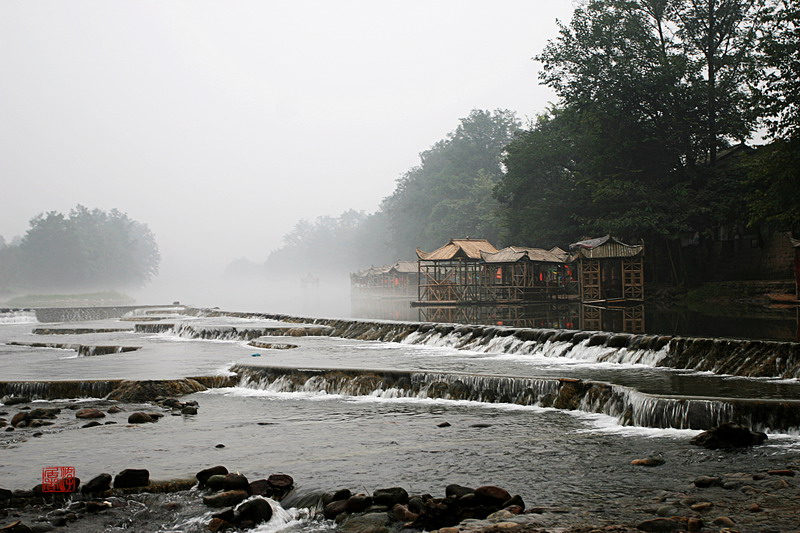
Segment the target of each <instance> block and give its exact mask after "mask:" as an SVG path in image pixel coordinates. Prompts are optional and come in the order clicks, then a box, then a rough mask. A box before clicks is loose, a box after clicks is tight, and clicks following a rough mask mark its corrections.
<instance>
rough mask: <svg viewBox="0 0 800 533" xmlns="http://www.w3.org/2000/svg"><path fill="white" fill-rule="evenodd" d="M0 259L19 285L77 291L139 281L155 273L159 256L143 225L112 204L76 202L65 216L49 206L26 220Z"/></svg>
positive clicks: (142, 282)
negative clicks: (101, 206) (98, 206)
mask: <svg viewBox="0 0 800 533" xmlns="http://www.w3.org/2000/svg"><path fill="white" fill-rule="evenodd" d="M5 252H11V253H8V254H5V253H4V257H3V262H4V263H6V264H7V265H10V266H9V267H7V269H8V270H7V272H8V271H10V272H11V273H10V275H8V274H7V275H8V276H9V277H10V278H11V279H13V282H14V283H15V284H16V285H18V286H20V287H24V288H32V289H46V290H50V289H66V290H76V289H79V290H83V289H93V288H119V287H130V286H140V285H142V284H144V283H146V282H147V281H149V280H150V279H152V277H153V276H155V275H156V274H157V273H158V263H159V260H160V256H159V253H158V246H157V244H156V242H155V238H154V236H153V234H152V233H151V232H150V229H149V228H148V227H147V226H146V225H145V224H141V223H139V222H136V221H134V220H131V219H130V218H128V216H127V215H125V214H124V213H121V212H119V211H117V210H116V209H114V210H112V211H110V212H108V213H107V212H105V211H102V210H99V209H94V210H89V209H87V208H86V207H84V206H81V205H78V206H76V207H75V208H74V209H72V210H71V211H70V213H69V215H68V216H65V215H64V214H62V213H58V212H55V211H51V212H48V213H45V214H40V215H37V216H36V217H34V218H33V219H31V221H30V228H29V229H28V231H27V232H26V234H25V236H24V237H23V238H22V240H21V241H20V242H19V243H18V244H17V245H13V244H12V246H9V250H6V251H5Z"/></svg>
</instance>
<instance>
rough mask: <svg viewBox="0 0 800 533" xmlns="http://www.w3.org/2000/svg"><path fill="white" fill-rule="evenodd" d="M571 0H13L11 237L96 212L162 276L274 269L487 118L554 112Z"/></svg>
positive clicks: (8, 90) (6, 89)
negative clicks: (58, 214) (119, 216)
mask: <svg viewBox="0 0 800 533" xmlns="http://www.w3.org/2000/svg"><path fill="white" fill-rule="evenodd" d="M574 4H575V2H574V0H548V1H544V0H521V1H504V0H500V1H494V2H487V1H464V0H457V1H437V0H426V1H416V0H412V1H409V0H406V1H402V2H374V1H367V0H364V1H342V0H335V1H334V0H327V1H318V2H311V1H292V2H268V1H266V0H262V1H252V2H251V1H225V2H222V1H220V2H208V1H197V0H192V1H169V2H166V1H157V2H146V1H106V0H103V1H100V0H98V1H76V0H71V1H69V2H43V1H30V0H22V1H12V0H4V1H3V2H1V3H0V176H2V194H0V235H3V236H4V237H5V239H6V240H7V241H10V240H11V239H12V238H13V237H14V236H18V235H21V234H23V233H24V232H25V230H26V229H27V227H28V220H29V219H30V218H31V217H33V216H34V215H36V214H38V213H41V212H43V211H50V210H57V211H62V212H67V211H68V210H69V209H70V208H72V207H74V206H75V205H76V204H78V203H81V204H83V205H86V206H87V207H89V208H95V207H97V208H100V209H105V210H109V209H111V208H117V209H119V210H121V211H123V212H126V213H127V214H128V215H129V216H130V217H131V218H134V219H136V220H138V221H141V222H144V223H147V224H148V225H149V226H150V228H151V229H152V231H153V232H154V234H155V235H156V239H157V241H158V243H159V245H160V248H161V253H162V266H161V270H162V274H163V276H166V277H169V276H170V275H175V274H176V273H179V272H181V271H184V270H185V269H187V268H200V266H201V265H202V268H206V269H209V271H211V270H215V269H216V270H219V271H221V270H222V269H224V267H225V265H226V264H227V263H228V262H229V261H230V260H232V259H235V258H237V257H249V258H251V259H253V260H255V261H263V260H264V259H266V257H267V255H268V253H269V251H270V250H272V249H274V248H276V247H278V246H279V245H280V244H281V237H282V236H283V234H284V233H286V232H287V231H288V230H290V229H291V228H292V227H293V226H294V224H295V222H297V220H299V219H301V218H306V219H314V218H316V217H317V216H319V215H325V214H328V215H338V214H339V213H341V212H342V211H344V210H345V209H348V208H354V209H357V210H364V211H367V212H371V211H374V210H375V209H377V207H378V205H379V203H380V201H381V199H382V198H383V197H385V196H387V195H389V194H390V193H391V192H392V190H393V189H394V185H395V180H396V179H397V178H398V177H399V176H400V175H401V174H402V173H403V172H404V171H406V170H407V169H408V168H410V167H411V166H413V165H415V164H417V162H418V156H417V155H418V153H419V152H421V151H423V150H425V149H427V148H429V147H430V146H431V145H432V144H433V143H434V142H436V141H437V140H439V139H441V138H443V137H444V136H445V134H447V133H448V132H449V131H451V130H453V129H455V127H456V126H457V124H458V119H459V118H461V117H464V116H466V115H467V114H468V113H469V111H470V110H471V109H474V108H481V109H496V108H507V109H511V110H514V111H516V112H517V113H518V114H519V115H520V116H521V117H522V118H525V117H533V116H535V114H536V113H539V112H541V111H542V110H543V109H544V108H545V107H546V106H547V103H548V101H552V100H554V96H553V95H552V93H551V92H550V91H549V90H547V89H545V88H543V87H540V86H539V85H538V80H537V71H538V68H539V65H538V64H537V63H535V62H534V61H533V60H532V59H531V58H532V56H534V55H535V54H537V53H538V52H539V51H541V49H542V47H543V46H544V44H545V43H546V41H547V39H551V38H554V37H555V36H556V32H557V27H556V24H555V20H556V18H558V19H560V20H562V21H568V20H569V18H570V14H571V12H572V10H573V8H574Z"/></svg>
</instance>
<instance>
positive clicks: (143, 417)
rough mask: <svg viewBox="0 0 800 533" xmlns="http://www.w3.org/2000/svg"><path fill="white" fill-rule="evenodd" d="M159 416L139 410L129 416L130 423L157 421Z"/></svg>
mask: <svg viewBox="0 0 800 533" xmlns="http://www.w3.org/2000/svg"><path fill="white" fill-rule="evenodd" d="M156 420H158V419H157V418H153V417H152V416H150V415H149V414H147V413H143V412H141V411H137V412H135V413H131V414H130V416H128V424H147V423H148V422H155V421H156Z"/></svg>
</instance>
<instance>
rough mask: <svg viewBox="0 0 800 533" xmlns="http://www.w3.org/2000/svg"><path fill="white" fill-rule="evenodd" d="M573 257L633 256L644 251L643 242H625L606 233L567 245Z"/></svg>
mask: <svg viewBox="0 0 800 533" xmlns="http://www.w3.org/2000/svg"><path fill="white" fill-rule="evenodd" d="M569 249H570V251H571V252H572V257H573V259H577V258H578V257H585V258H587V259H604V258H609V257H633V256H635V255H638V254H640V253H642V252H643V251H644V245H643V244H625V243H624V242H622V241H621V240H619V239H617V238H616V237H612V236H611V235H606V236H604V237H597V238H594V239H587V240H585V241H580V242H576V243H573V244H570V245H569Z"/></svg>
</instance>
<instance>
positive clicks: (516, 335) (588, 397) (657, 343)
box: [0, 308, 800, 434]
mask: <svg viewBox="0 0 800 533" xmlns="http://www.w3.org/2000/svg"><path fill="white" fill-rule="evenodd" d="M182 312H183V313H185V314H187V315H191V316H199V317H208V318H214V317H233V318H241V319H246V320H270V321H279V322H282V323H283V324H278V325H269V326H261V325H254V326H246V325H236V326H230V325H222V326H214V325H209V324H198V323H196V322H193V321H187V322H181V321H180V320H177V319H176V320H174V321H173V320H172V319H169V320H168V321H157V322H156V321H153V322H151V321H144V322H140V323H136V324H135V326H134V328H135V329H134V331H135V332H136V333H139V334H150V335H159V334H164V335H176V336H179V337H183V338H189V339H206V340H212V339H214V340H237V341H246V342H249V343H252V344H251V345H253V346H258V345H259V344H263V345H264V346H269V347H272V348H291V347H296V345H291V344H285V343H275V342H273V341H270V340H269V339H261V338H262V337H287V336H291V337H304V336H331V337H340V338H346V339H354V340H362V341H381V342H395V343H406V344H414V345H427V346H440V347H447V348H452V349H456V350H469V351H472V352H478V353H489V354H518V355H531V356H538V357H550V358H570V359H574V360H580V361H586V362H591V363H595V362H598V363H624V364H636V365H645V366H649V367H662V368H672V369H686V370H695V371H709V372H713V373H715V374H723V375H731V376H739V377H749V378H771V379H775V378H779V379H790V380H795V379H798V378H800V344H798V343H791V342H773V341H754V340H740V339H707V338H687V337H678V336H665V335H646V334H637V335H633V334H625V333H609V332H602V331H575V330H563V329H545V328H541V329H532V328H511V327H497V326H482V325H458V324H434V323H416V322H389V321H368V320H352V319H350V320H347V319H326V318H310V317H295V316H287V315H277V314H261V313H235V312H223V311H218V310H208V309H194V308H189V309H186V310H182ZM126 331H130V330H129V329H128V330H126ZM82 332H83V331H82V330H70V331H69V333H72V334H80V333H82ZM85 332H86V333H90V332H91V333H97V332H98V331H97V330H89V329H87V330H86V331H85ZM109 332H111V331H109ZM37 333H38V334H40V335H59V334H66V333H67V330H64V329H60V328H52V329H47V328H41V329H39V330H38V332H37ZM256 339H259V340H256ZM297 342H298V343H299V344H302V343H300V342H299V339H298V341H297ZM26 344H27V343H26ZM27 345H30V346H48V347H59V348H68V349H73V350H76V351H78V352H79V353H81V354H82V355H101V354H107V353H117V352H121V351H127V350H134V349H136V347H119V346H94V347H92V346H84V345H77V344H60V345H57V344H47V343H30V344H27ZM231 372H232V374H233V375H232V376H204V377H203V376H201V377H191V378H184V379H183V380H164V381H160V382H155V381H139V382H131V381H123V380H105V381H103V380H90V381H49V382H44V381H42V382H38V381H27V382H22V381H18V382H0V396H3V395H18V396H30V397H32V398H41V399H57V398H79V397H95V398H98V397H99V398H111V399H124V398H126V397H137V398H140V399H141V398H143V400H142V401H146V399H147V398H148V397H149V396H152V395H153V394H156V393H158V394H162V395H171V394H188V393H192V392H199V391H202V390H205V389H207V388H215V387H232V386H240V387H247V388H252V389H264V390H269V391H275V392H301V391H302V392H318V393H327V394H341V395H346V396H376V397H382V398H387V399H389V398H419V399H426V398H427V399H445V400H462V401H464V400H466V401H473V402H481V403H487V404H513V405H521V406H536V407H544V408H555V409H562V410H569V411H582V412H586V413H598V414H604V415H608V416H611V417H613V418H614V419H616V420H617V421H618V422H619V423H620V424H622V425H634V426H642V427H654V428H679V429H707V428H710V427H713V426H715V425H718V424H720V423H724V422H736V423H741V424H743V425H747V426H749V427H751V428H753V429H756V430H760V431H766V432H772V433H793V434H797V433H800V399H795V398H796V397H797V396H796V395H795V394H794V392H793V390H792V391H790V392H789V393H788V396H789V397H788V398H785V399H784V398H782V397H779V398H777V399H753V398H722V397H719V398H715V397H696V396H677V395H676V396H673V395H670V394H666V395H663V394H648V393H644V392H641V391H639V390H636V389H635V388H633V387H629V386H625V385H621V384H616V383H606V382H603V381H599V380H598V381H595V380H592V379H591V378H589V379H585V380H579V379H557V378H535V377H524V378H522V377H513V376H501V375H475V374H468V373H456V372H440V373H435V372H424V371H389V370H343V369H298V368H281V367H274V366H273V367H266V366H256V365H235V366H233V367H232V368H231ZM136 384H139V385H136ZM131 391H134V392H131ZM143 391H144V392H143ZM137 395H138V396H137ZM123 401H124V400H123Z"/></svg>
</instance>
